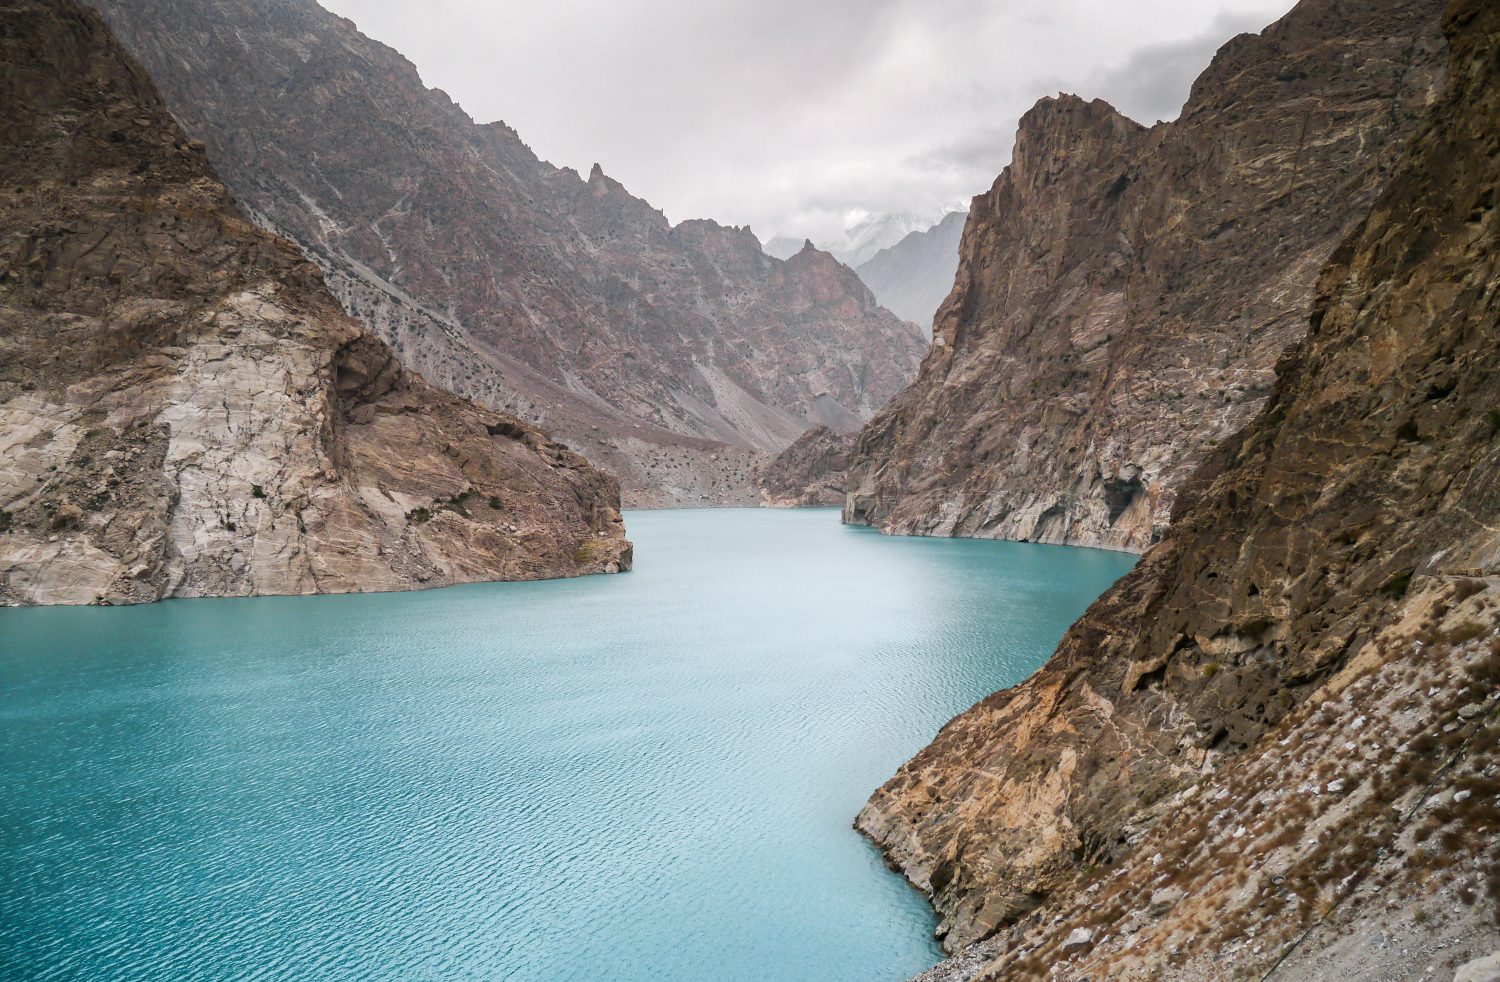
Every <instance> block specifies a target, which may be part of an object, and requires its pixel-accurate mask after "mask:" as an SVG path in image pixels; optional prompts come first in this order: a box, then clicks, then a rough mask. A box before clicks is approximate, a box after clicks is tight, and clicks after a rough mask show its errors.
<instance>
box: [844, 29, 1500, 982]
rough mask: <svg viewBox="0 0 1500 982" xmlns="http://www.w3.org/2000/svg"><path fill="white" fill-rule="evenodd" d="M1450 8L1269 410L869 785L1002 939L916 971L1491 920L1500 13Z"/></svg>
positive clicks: (987, 972) (1319, 938)
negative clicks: (1383, 172)
mask: <svg viewBox="0 0 1500 982" xmlns="http://www.w3.org/2000/svg"><path fill="white" fill-rule="evenodd" d="M1447 23H1448V29H1449V31H1450V33H1451V36H1452V39H1453V40H1452V46H1453V53H1452V58H1451V62H1450V66H1449V70H1448V87H1447V90H1446V92H1445V94H1444V95H1443V97H1442V98H1441V100H1440V101H1439V102H1438V103H1437V105H1436V106H1435V107H1434V109H1433V111H1432V113H1431V114H1430V115H1429V116H1428V118H1427V120H1426V122H1425V123H1424V124H1423V125H1422V126H1421V128H1420V132H1419V135H1418V136H1417V137H1416V138H1415V139H1414V140H1413V141H1412V142H1411V144H1410V146H1409V147H1408V148H1407V149H1406V151H1405V153H1404V155H1403V158H1402V161H1401V164H1400V166H1399V167H1398V169H1397V170H1396V172H1395V174H1394V176H1393V177H1392V178H1391V179H1390V180H1389V182H1388V185H1387V188H1386V190H1385V191H1384V192H1383V194H1382V195H1381V196H1380V197H1379V199H1378V200H1377V202H1376V203H1375V205H1374V207H1373V210H1372V211H1371V212H1370V213H1369V215H1368V216H1367V218H1366V220H1365V221H1364V223H1363V224H1362V226H1361V227H1359V228H1358V229H1357V230H1356V231H1355V232H1354V233H1353V234H1352V235H1351V236H1350V237H1349V238H1347V239H1346V240H1345V242H1344V243H1343V244H1342V245H1341V246H1340V247H1339V248H1338V250H1337V251H1336V253H1335V255H1334V257H1333V258H1332V260H1331V262H1330V264H1329V265H1328V266H1327V268H1326V269H1325V272H1324V274H1323V276H1322V278H1321V281H1320V286H1319V289H1318V292H1317V299H1316V301H1315V305H1314V310H1313V313H1312V315H1311V318H1310V325H1311V326H1310V331H1309V333H1308V334H1307V336H1306V338H1305V340H1304V341H1303V342H1302V343H1301V344H1300V345H1299V346H1298V347H1296V348H1295V349H1294V350H1293V352H1292V353H1291V354H1290V355H1289V356H1288V358H1287V359H1285V360H1284V361H1283V362H1282V364H1281V365H1280V368H1279V375H1278V380H1277V382H1276V385H1275V388H1274V391H1273V392H1272V395H1271V397H1270V400H1269V402H1268V404H1267V406H1266V407H1265V409H1264V411H1263V412H1262V413H1261V414H1260V415H1258V416H1257V417H1256V419H1255V420H1254V421H1253V422H1252V423H1251V424H1250V425H1249V426H1248V427H1247V428H1246V429H1244V430H1243V431H1241V432H1240V433H1238V434H1235V435H1234V436H1233V437H1232V438H1230V439H1228V440H1226V441H1224V443H1223V445H1221V446H1220V447H1219V448H1218V450H1217V451H1216V452H1215V453H1214V455H1213V457H1212V458H1211V459H1210V460H1208V461H1207V462H1206V463H1205V464H1204V465H1203V467H1202V468H1200V470H1199V471H1198V473H1197V474H1196V475H1195V477H1194V478H1193V480H1192V481H1190V482H1189V484H1188V485H1187V488H1186V490H1185V491H1184V493H1183V494H1182V495H1180V496H1179V498H1178V510H1177V513H1176V515H1175V517H1174V519H1173V522H1172V524H1171V526H1170V528H1169V529H1168V531H1167V534H1166V536H1165V537H1164V538H1163V540H1162V541H1161V542H1160V543H1159V544H1158V545H1157V546H1155V547H1154V548H1152V549H1151V550H1150V551H1149V552H1148V553H1146V555H1145V556H1144V558H1143V559H1142V561H1141V563H1140V564H1139V565H1138V566H1137V567H1136V569H1135V570H1134V571H1132V572H1131V573H1130V574H1129V575H1127V576H1126V577H1125V578H1123V579H1122V580H1121V581H1120V582H1119V583H1118V584H1117V585H1116V586H1115V587H1114V588H1112V589H1111V590H1110V591H1109V592H1108V593H1106V594H1105V595H1104V596H1103V597H1102V598H1101V599H1100V600H1099V601H1098V602H1097V603H1096V604H1095V605H1094V606H1093V607H1092V608H1091V609H1090V610H1089V612H1088V613H1087V614H1086V615H1085V616H1084V617H1083V618H1082V619H1081V620H1080V621H1079V622H1078V623H1077V624H1075V625H1074V626H1073V628H1072V629H1071V630H1070V631H1069V632H1068V634H1067V635H1066V636H1065V638H1064V639H1063V641H1062V643H1061V645H1060V646H1059V648H1058V650H1057V652H1056V654H1054V655H1053V657H1052V659H1051V660H1050V661H1049V662H1048V663H1047V665H1046V666H1045V667H1044V668H1043V669H1042V670H1041V671H1040V672H1038V674H1037V675H1036V676H1034V677H1033V678H1032V679H1030V680H1028V681H1027V682H1026V683H1024V684H1022V685H1020V686H1017V687H1016V688H1014V689H1010V690H1007V691H1005V692H1001V693H997V694H995V695H993V696H991V697H989V698H988V699H985V700H984V701H983V702H981V703H979V704H978V705H976V706H975V707H973V708H972V709H970V710H969V711H967V712H965V713H964V714H962V715H961V716H959V717H957V718H956V719H954V720H953V721H952V722H950V723H949V724H948V725H947V726H946V727H944V729H943V730H942V732H941V733H940V734H939V735H938V737H937V739H936V740H935V741H934V742H933V744H932V745H931V746H929V747H928V748H927V749H925V750H923V751H922V752H921V753H920V754H919V755H917V757H915V758H914V759H913V760H912V761H910V762H909V763H907V764H906V765H905V766H903V767H902V768H901V770H900V772H899V773H898V774H897V775H896V776H895V777H894V778H892V779H891V781H890V782H888V783H887V784H886V785H885V786H884V787H882V788H881V789H880V790H879V791H878V792H876V794H875V795H874V796H873V797H872V798H871V799H870V802H869V804H868V805H867V806H866V808H865V809H864V811H863V812H861V814H860V816H859V819H858V826H859V827H860V828H861V829H862V830H863V831H865V832H866V834H868V835H870V836H871V837H872V838H874V839H875V840H876V841H877V842H878V843H880V845H881V846H882V848H883V849H885V851H886V853H887V854H888V856H889V857H890V858H891V859H892V860H893V861H894V862H895V863H896V864H898V865H899V866H900V867H901V868H902V869H903V870H904V871H905V872H906V874H907V875H908V876H909V877H910V878H911V879H912V881H913V882H914V883H916V884H917V885H918V886H919V887H921V888H923V889H924V890H927V891H928V892H929V893H930V894H931V896H932V899H933V902H934V904H935V905H936V906H937V908H938V910H939V911H940V912H941V913H942V915H943V924H942V929H941V930H942V931H943V932H944V935H945V938H944V940H945V944H947V945H948V946H949V948H950V949H952V948H959V947H961V946H963V945H965V944H968V943H971V942H975V941H977V940H979V939H984V938H986V937H990V936H992V935H993V937H992V938H991V940H989V941H987V942H984V943H983V944H981V945H979V946H978V947H975V948H970V949H969V950H967V951H966V952H964V954H963V956H962V957H961V958H959V959H955V961H954V963H953V964H951V965H948V966H945V967H944V969H943V971H942V972H940V973H938V974H937V975H935V976H934V977H935V978H949V979H953V978H968V977H973V976H975V975H976V974H977V975H979V976H982V977H986V978H1034V977H1040V976H1041V975H1044V974H1046V973H1048V972H1053V973H1055V974H1054V975H1053V977H1056V978H1062V979H1081V978H1095V979H1097V978H1109V979H1173V978H1211V977H1212V978H1225V977H1229V976H1228V973H1229V970H1230V969H1231V968H1232V969H1233V970H1235V971H1236V972H1239V973H1242V974H1239V975H1236V976H1235V977H1250V978H1264V977H1268V976H1267V975H1266V974H1265V973H1266V972H1268V971H1270V970H1271V969H1272V968H1273V967H1274V968H1275V970H1276V971H1275V974H1274V975H1271V976H1269V977H1271V978H1275V979H1317V978H1323V979H1327V978H1339V979H1376V978H1411V977H1417V976H1419V975H1423V974H1424V973H1425V972H1427V970H1428V965H1429V964H1430V963H1433V962H1437V961H1438V960H1440V959H1447V962H1446V964H1448V966H1449V971H1450V972H1451V967H1452V964H1453V963H1454V962H1455V961H1463V960H1464V959H1466V958H1476V957H1479V956H1480V955H1483V954H1487V953H1488V952H1489V951H1491V950H1493V948H1494V946H1495V945H1496V944H1497V943H1500V931H1497V922H1496V920H1495V917H1496V911H1497V901H1500V850H1497V848H1496V843H1497V841H1500V839H1497V832H1500V803H1497V797H1496V796H1497V794H1500V755H1497V749H1496V748H1497V740H1500V210H1497V198H1500V8H1497V7H1496V6H1495V5H1493V4H1491V3H1488V2H1486V0H1461V2H1458V3H1455V4H1454V5H1453V6H1452V8H1451V9H1450V11H1449V13H1448V18H1447ZM1009 925H1013V926H1010V927H1009V928H1008V929H1006V928H1007V926H1009ZM996 932H999V933H996ZM1376 935H1379V938H1376ZM1381 938H1388V939H1391V940H1392V941H1393V942H1394V943H1386V942H1385V941H1383V940H1380V939H1381ZM1451 938H1458V939H1461V940H1462V942H1463V943H1462V944H1461V945H1457V946H1453V945H1448V942H1447V941H1446V940H1445V941H1444V944H1445V945H1448V948H1447V949H1445V950H1444V951H1442V952H1438V953H1434V952H1435V949H1433V948H1432V947H1431V946H1430V945H1429V946H1426V947H1423V944H1422V942H1423V941H1424V939H1451ZM1372 939H1374V940H1372ZM1450 977H1451V976H1450Z"/></svg>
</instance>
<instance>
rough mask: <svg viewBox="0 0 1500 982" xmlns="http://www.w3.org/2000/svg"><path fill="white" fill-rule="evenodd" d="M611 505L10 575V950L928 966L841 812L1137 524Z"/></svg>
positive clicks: (871, 968) (1105, 570)
mask: <svg viewBox="0 0 1500 982" xmlns="http://www.w3.org/2000/svg"><path fill="white" fill-rule="evenodd" d="M627 523H628V525H629V529H630V533H631V538H632V539H633V540H634V541H635V543H636V563H637V566H636V570H635V571H634V572H632V573H629V574H626V575H623V576H597V577H589V578H585V579H578V580H566V581H553V582H545V583H517V584H483V585H473V586H462V587H453V588H449V589H445V590H437V591H432V592H427V593H405V594H379V595H369V594H367V595H361V596H340V597H267V598H254V599H240V600H186V601H170V602H167V603H162V604H157V605H153V606H146V607H133V608H124V607H121V608H98V607H95V608H45V609H26V610H0V782H3V792H0V974H3V976H4V977H5V978H7V979H28V980H30V979H79V980H91V982H93V980H108V979H153V980H155V979H162V980H165V979H172V980H184V979H278V980H279V979H393V980H395V979H400V980H418V979H538V980H573V979H579V980H582V979H602V980H626V982H634V980H642V982H644V980H651V982H660V980H668V982H674V980H694V982H696V980H732V982H738V980H744V982H751V980H754V982H777V980H788V982H791V980H796V982H844V980H847V982H879V980H897V979H902V978H905V977H906V976H907V975H909V974H911V973H913V972H916V971H920V970H921V969H924V968H926V967H927V966H928V965H929V964H931V963H932V962H933V961H935V960H937V958H938V957H939V952H938V950H937V948H936V947H935V946H934V945H933V943H932V941H931V939H930V933H931V930H932V927H933V923H934V921H933V918H932V916H931V914H930V913H929V911H928V908H927V906H926V904H925V902H924V901H923V899H922V897H921V896H920V895H919V894H917V893H916V892H915V891H914V890H912V889H911V888H910V887H909V886H907V885H906V883H905V882H904V881H903V880H902V879H901V878H900V877H899V876H898V875H896V874H895V873H892V872H890V871H889V870H887V869H886V868H885V867H884V866H883V865H882V863H881V860H880V857H879V855H878V854H877V853H876V851H875V850H874V848H873V847H871V846H869V845H868V844H867V843H866V842H865V841H864V840H863V839H862V838H860V837H859V836H858V835H857V834H856V833H855V832H854V831H853V830H852V829H851V828H850V822H851V821H852V819H853V818H854V815H855V813H856V812H857V811H858V810H859V808H860V806H861V805H862V804H863V802H864V800H865V798H866V797H867V796H868V795H869V793H870V792H871V791H872V790H874V789H875V788H876V787H877V786H878V785H879V784H880V783H881V782H882V781H883V780H885V778H886V777H888V776H889V775H890V774H891V773H892V772H893V771H894V770H895V768H896V767H897V766H899V765H900V763H901V762H902V761H903V760H905V759H906V758H907V757H909V756H911V755H912V754H913V753H915V752H916V751H917V750H919V749H920V748H921V747H922V745H923V744H924V743H925V742H926V741H927V740H929V739H930V738H931V737H932V735H933V734H934V733H935V732H936V731H937V729H938V727H939V726H941V725H942V723H943V722H944V721H946V720H947V719H948V718H949V717H951V716H953V715H954V714H955V713H957V712H959V711H961V710H963V709H964V708H966V707H967V706H969V705H971V704H972V703H973V702H975V701H976V700H977V699H979V698H981V697H982V696H984V695H986V694H988V693H989V692H991V691H993V690H995V689H997V688H1001V687H1004V686H1007V685H1011V684H1013V683H1015V682H1019V681H1020V680H1021V679H1023V678H1025V677H1026V675H1027V674H1028V673H1030V672H1031V671H1033V670H1034V669H1035V668H1036V667H1037V666H1038V665H1040V664H1041V662H1042V661H1043V660H1044V659H1045V657H1046V656H1047V654H1048V653H1049V652H1050V651H1051V649H1052V647H1053V646H1054V644H1055V643H1056V641H1057V639H1058V638H1059V637H1060V636H1061V634H1062V632H1063V630H1064V629H1065V628H1066V627H1067V625H1068V624H1069V622H1071V621H1072V620H1073V619H1074V618H1076V617H1077V616H1078V615H1079V614H1080V613H1081V612H1082V611H1083V610H1084V608H1085V607H1086V606H1087V605H1088V604H1089V602H1090V601H1092V600H1093V599H1094V597H1095V596H1096V595H1098V594H1099V593H1100V592H1101V591H1103V590H1104V589H1105V588H1106V587H1107V586H1108V585H1109V584H1110V583H1111V582H1112V581H1113V580H1114V579H1115V578H1116V577H1118V576H1119V575H1121V574H1122V573H1124V572H1125V571H1126V570H1127V569H1128V568H1129V566H1130V564H1131V562H1132V561H1133V560H1132V557H1128V556H1123V555H1119V554H1115V553H1108V552H1100V551H1095V550H1087V549H1069V548H1064V547H1057V546H1040V545H1026V544H1018V543H1002V542H978V541H961V540H940V539H901V538H889V537H883V536H880V535H877V534H875V533H873V532H871V531H869V530H867V529H852V528H845V527H843V526H841V525H840V524H839V522H838V513H837V512H836V511H833V510H830V509H817V510H810V511H771V510H712V511H708V510H705V511H664V512H636V513H631V514H629V515H628V516H627Z"/></svg>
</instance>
